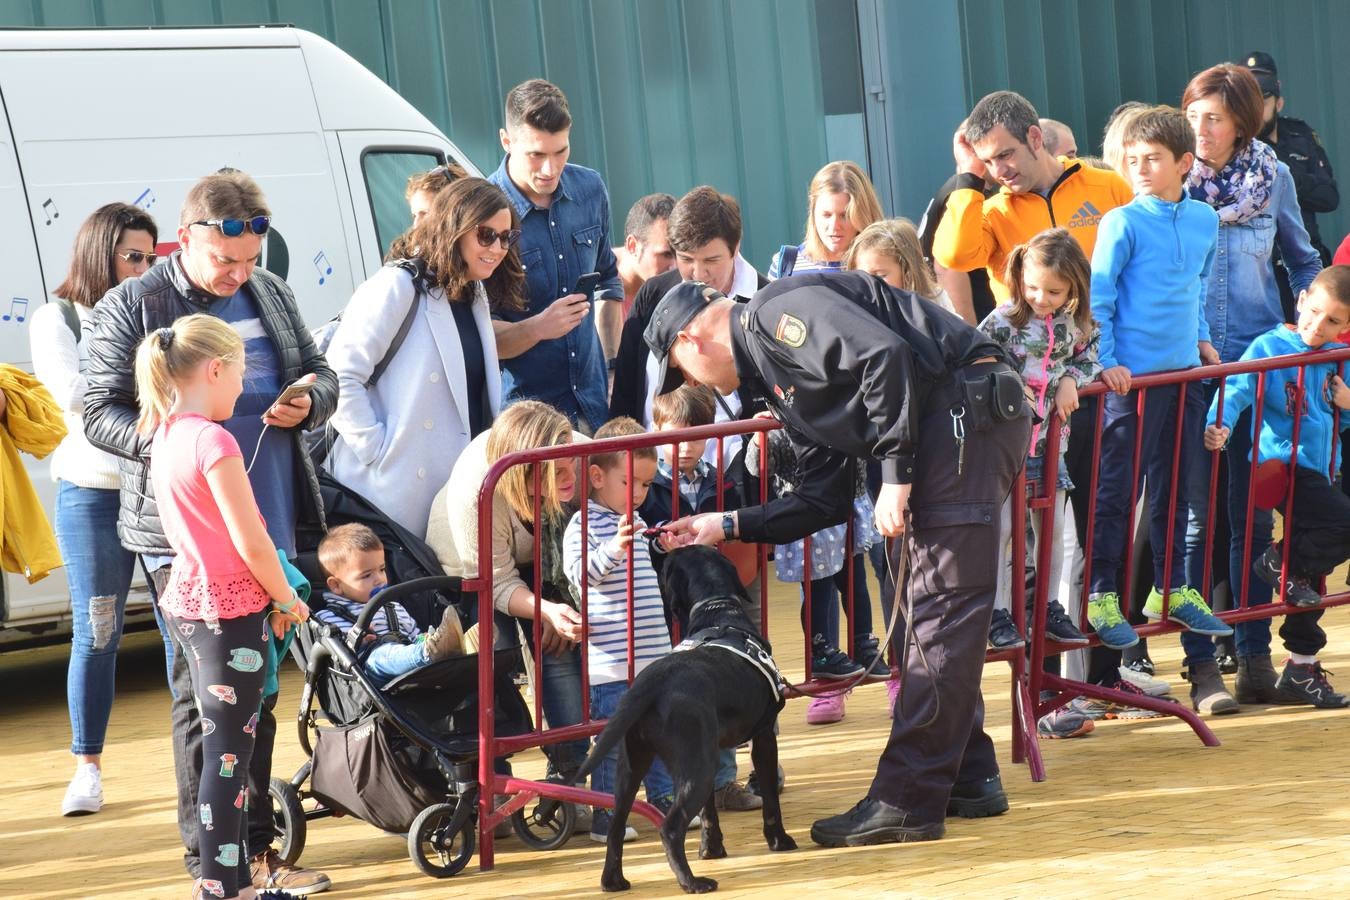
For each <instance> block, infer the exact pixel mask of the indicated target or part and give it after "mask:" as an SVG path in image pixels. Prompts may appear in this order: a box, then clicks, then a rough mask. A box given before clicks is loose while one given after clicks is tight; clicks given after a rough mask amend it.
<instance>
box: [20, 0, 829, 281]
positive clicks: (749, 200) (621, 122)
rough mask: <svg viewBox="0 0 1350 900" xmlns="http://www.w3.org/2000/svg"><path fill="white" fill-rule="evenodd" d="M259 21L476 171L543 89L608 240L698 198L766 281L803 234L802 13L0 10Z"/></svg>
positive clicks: (28, 6) (379, 4) (68, 1)
mask: <svg viewBox="0 0 1350 900" xmlns="http://www.w3.org/2000/svg"><path fill="white" fill-rule="evenodd" d="M832 2H838V3H840V4H843V6H844V8H845V9H850V8H851V4H852V2H853V0H832ZM261 22H291V23H294V24H296V25H298V26H300V27H303V28H306V29H308V30H310V31H314V32H315V33H317V34H321V35H323V36H324V37H326V38H328V39H329V40H331V41H333V42H334V43H336V44H338V45H339V46H340V47H342V48H343V49H344V50H346V51H347V52H348V53H350V54H351V55H352V56H353V57H355V58H356V59H358V60H360V61H361V62H362V63H363V64H364V65H366V66H367V67H368V68H370V69H371V70H372V71H373V72H375V74H377V75H379V76H380V77H381V78H383V79H385V80H386V81H387V82H388V83H389V84H390V85H392V86H393V87H394V88H395V89H396V90H398V91H399V92H400V93H401V94H402V95H403V96H404V97H406V98H407V99H408V100H409V101H410V102H411V103H413V105H414V106H416V107H417V108H418V109H420V110H421V111H422V112H423V113H425V114H426V115H427V116H428V117H429V118H430V119H431V120H432V121H433V122H435V123H436V124H437V125H438V126H440V127H441V128H442V129H444V130H445V131H446V133H447V134H449V135H451V136H452V137H453V139H454V140H455V141H456V143H458V144H459V146H460V147H461V148H463V149H464V151H465V152H466V153H468V154H469V156H470V157H471V158H472V159H473V160H474V162H475V163H476V164H477V165H478V166H479V167H480V168H482V169H484V170H485V171H490V170H492V169H494V168H496V166H497V164H498V162H499V161H500V158H501V146H500V144H499V142H498V138H497V130H498V128H499V127H500V124H501V111H500V110H501V103H502V99H503V96H504V94H505V91H506V90H507V89H509V88H510V87H511V85H513V84H516V83H518V82H520V81H523V80H525V79H526V78H531V77H544V78H548V79H549V80H551V81H553V82H555V83H556V84H558V85H559V86H560V87H562V89H563V90H564V91H565V92H566V93H567V95H568V98H569V100H570V102H571V105H572V112H573V117H574V119H575V121H576V125H575V127H574V129H573V133H572V160H573V161H574V162H577V163H580V164H582V165H587V166H591V167H593V168H596V169H598V170H600V171H601V172H602V173H603V174H604V176H605V179H606V181H607V183H608V185H609V189H610V196H611V203H612V207H613V219H614V223H615V227H616V228H618V227H621V226H622V222H623V218H624V216H625V215H626V213H627V211H628V207H629V205H631V203H632V202H633V201H634V200H636V199H637V198H638V197H639V196H641V195H643V194H645V193H649V192H651V191H654V190H664V191H669V192H671V193H674V194H676V195H678V194H680V193H683V192H684V191H686V190H688V189H689V188H690V187H693V186H694V185H697V184H702V183H710V184H713V185H715V186H717V187H718V188H719V189H720V190H723V191H726V192H728V193H731V194H734V195H736V196H737V197H738V198H739V199H740V200H741V202H742V204H743V208H744V213H745V219H746V222H745V231H746V246H745V248H744V250H745V252H746V254H747V256H748V257H749V258H750V259H752V260H753V261H754V262H755V263H756V264H758V265H759V266H760V267H761V268H763V267H765V266H767V264H768V259H769V255H770V254H771V253H772V251H773V250H774V249H776V248H777V246H778V245H779V244H780V243H782V242H784V241H786V240H790V239H795V237H796V236H798V235H799V234H800V230H801V227H802V218H803V215H804V206H805V204H804V194H805V188H806V184H807V182H808V180H809V179H810V177H811V175H812V174H814V172H815V170H816V169H817V168H819V167H820V166H821V165H822V164H824V163H825V162H826V161H827V160H826V158H825V130H824V121H823V116H822V112H821V103H822V100H821V96H820V78H819V68H818V64H817V51H816V40H815V33H816V31H815V4H814V3H813V2H812V0H782V2H775V0H734V2H733V0H650V2H641V3H636V2H633V0H442V2H440V3H435V2H428V0H398V2H393V0H172V2H166V0H0V24H4V25H44V26H84V25H154V24H159V25H211V24H242V23H261Z"/></svg>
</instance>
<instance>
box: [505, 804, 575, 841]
mask: <svg viewBox="0 0 1350 900" xmlns="http://www.w3.org/2000/svg"><path fill="white" fill-rule="evenodd" d="M576 823H577V808H576V807H575V806H573V805H572V804H571V803H564V802H563V801H561V800H554V799H552V798H551V797H540V798H539V799H538V800H536V801H535V802H534V806H533V807H530V806H528V805H527V806H526V807H525V808H524V809H518V810H516V811H515V812H514V813H512V814H511V828H512V830H514V831H515V833H516V837H518V838H520V842H521V843H522V844H524V845H525V846H527V847H529V848H530V849H531V850H557V849H558V848H559V847H561V846H562V845H563V844H565V843H567V839H568V838H570V837H571V836H572V829H573V828H574V827H575V826H576Z"/></svg>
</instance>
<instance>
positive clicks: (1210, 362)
mask: <svg viewBox="0 0 1350 900" xmlns="http://www.w3.org/2000/svg"><path fill="white" fill-rule="evenodd" d="M1196 346H1197V347H1199V348H1200V363H1201V364H1202V365H1206V366H1217V365H1218V364H1219V363H1220V362H1222V360H1221V359H1219V351H1218V350H1215V349H1214V345H1213V344H1211V343H1210V342H1209V341H1201V342H1200V343H1199V344H1197V345H1196Z"/></svg>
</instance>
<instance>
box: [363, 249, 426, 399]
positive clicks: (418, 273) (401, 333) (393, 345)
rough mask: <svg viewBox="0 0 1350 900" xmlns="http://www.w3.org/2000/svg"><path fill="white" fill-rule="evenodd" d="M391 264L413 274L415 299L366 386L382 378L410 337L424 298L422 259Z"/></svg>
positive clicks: (424, 283)
mask: <svg viewBox="0 0 1350 900" xmlns="http://www.w3.org/2000/svg"><path fill="white" fill-rule="evenodd" d="M390 265H393V266H396V267H398V268H400V269H402V270H403V271H405V272H407V273H409V274H410V275H412V283H413V299H412V303H410V304H408V312H407V315H405V316H404V317H403V324H401V325H399V326H398V331H396V332H394V339H393V340H392V341H390V342H389V349H387V350H385V351H384V357H383V358H382V359H381V360H380V361H379V362H378V363H377V364H376V365H375V368H374V370H372V371H371V373H370V378H368V379H367V380H366V387H367V388H371V387H374V386H375V383H376V382H377V381H379V380H380V376H381V375H383V374H384V370H385V369H387V368H389V363H390V362H391V361H392V360H393V358H394V354H396V353H398V348H399V347H402V346H403V341H404V339H405V338H407V337H408V332H409V331H411V330H412V325H413V320H414V319H416V318H417V302H418V301H419V300H420V299H421V298H422V292H423V291H424V290H425V289H426V267H425V266H424V265H423V264H421V261H420V260H415V259H400V260H396V261H395V262H393V263H390Z"/></svg>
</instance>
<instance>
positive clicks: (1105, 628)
mask: <svg viewBox="0 0 1350 900" xmlns="http://www.w3.org/2000/svg"><path fill="white" fill-rule="evenodd" d="M1088 624H1089V625H1091V626H1092V629H1093V630H1094V631H1096V632H1097V637H1099V638H1101V641H1102V644H1103V645H1104V646H1107V647H1110V648H1111V649H1112V650H1124V649H1125V648H1126V647H1133V646H1134V645H1135V644H1137V643H1139V635H1137V634H1135V633H1134V629H1133V628H1131V627H1130V623H1129V622H1126V621H1125V617H1124V616H1122V615H1121V614H1120V595H1119V594H1117V593H1116V592H1115V591H1108V592H1106V593H1104V594H1091V595H1089V596H1088Z"/></svg>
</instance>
